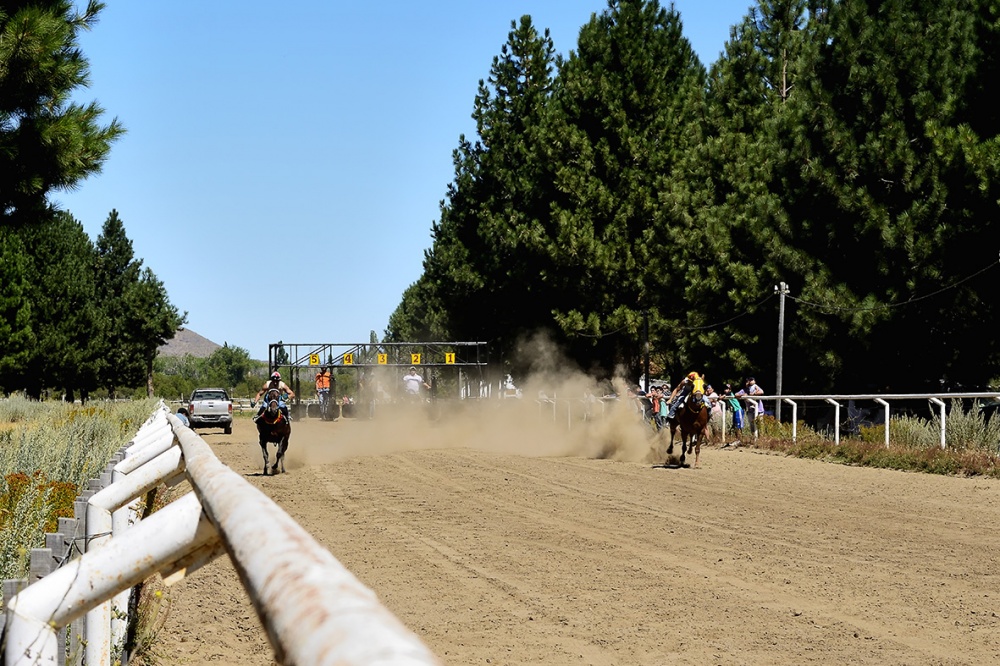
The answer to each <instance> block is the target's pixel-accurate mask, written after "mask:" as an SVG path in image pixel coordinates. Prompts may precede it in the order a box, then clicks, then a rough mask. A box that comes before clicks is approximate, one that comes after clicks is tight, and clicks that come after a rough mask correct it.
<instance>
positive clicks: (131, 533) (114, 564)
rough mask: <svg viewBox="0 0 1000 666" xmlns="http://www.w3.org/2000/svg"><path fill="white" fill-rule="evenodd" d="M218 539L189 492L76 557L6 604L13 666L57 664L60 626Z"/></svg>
mask: <svg viewBox="0 0 1000 666" xmlns="http://www.w3.org/2000/svg"><path fill="white" fill-rule="evenodd" d="M216 539H218V536H217V535H216V532H215V529H214V527H213V526H212V524H211V523H210V522H209V521H208V520H207V519H206V518H205V517H204V514H203V513H202V510H201V504H199V502H198V498H197V496H196V495H195V494H194V493H188V494H187V495H185V496H183V497H181V498H180V499H178V500H176V501H174V502H171V503H170V504H168V505H167V506H166V507H164V508H163V509H161V510H160V511H157V512H156V513H155V514H153V515H152V516H150V517H149V518H148V519H146V520H144V521H142V522H140V523H139V524H138V525H136V526H135V527H133V528H132V529H130V530H128V531H127V532H125V534H123V535H121V536H120V537H116V538H114V539H111V540H110V541H108V542H107V543H106V544H105V545H104V546H103V547H102V548H98V549H95V550H94V551H92V552H89V553H85V554H84V555H83V556H82V557H79V558H77V559H75V560H70V561H69V562H68V563H66V564H65V565H64V566H62V567H61V568H59V569H57V570H56V571H54V572H53V573H51V574H49V575H48V576H45V577H44V578H42V579H40V580H39V581H37V582H36V583H34V584H33V585H29V586H28V587H27V588H25V589H24V590H22V591H21V592H20V593H18V594H17V595H16V596H14V598H13V599H10V600H9V602H8V603H7V604H6V614H7V625H6V628H5V634H6V638H7V645H6V646H5V649H4V658H5V661H6V664H7V666H29V665H30V666H37V665H38V664H55V663H56V659H57V653H58V651H59V649H60V647H59V645H58V640H57V630H58V629H59V628H60V627H63V626H65V625H67V624H69V623H70V622H72V621H73V620H74V619H76V618H78V617H81V616H82V615H83V614H84V613H86V612H87V611H89V610H90V609H92V608H94V607H96V606H97V605H99V604H101V603H102V602H103V601H104V600H105V599H108V598H110V597H112V596H113V595H114V594H116V593H117V592H119V591H121V590H123V589H127V588H129V587H132V586H133V585H135V584H137V583H139V582H141V581H143V580H145V579H146V578H148V577H149V576H151V575H153V574H154V573H156V572H157V571H158V570H159V569H160V568H162V567H163V566H164V564H165V563H169V562H173V561H174V560H176V559H178V558H179V557H181V556H183V555H184V554H186V553H188V552H190V551H192V550H195V549H197V548H200V547H201V546H202V545H204V544H206V543H209V542H211V541H213V540H216ZM87 663H88V664H90V663H91V662H89V661H88V662H87ZM104 663H108V662H104ZM95 666H102V664H95Z"/></svg>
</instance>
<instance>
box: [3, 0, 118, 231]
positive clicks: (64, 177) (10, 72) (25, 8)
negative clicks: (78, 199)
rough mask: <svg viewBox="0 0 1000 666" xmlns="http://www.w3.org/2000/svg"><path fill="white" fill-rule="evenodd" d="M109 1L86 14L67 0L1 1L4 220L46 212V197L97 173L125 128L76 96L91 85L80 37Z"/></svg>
mask: <svg viewBox="0 0 1000 666" xmlns="http://www.w3.org/2000/svg"><path fill="white" fill-rule="evenodd" d="M103 7H104V5H103V4H102V3H100V2H96V1H93V0H91V1H90V2H88V4H87V6H86V9H85V10H84V11H83V12H82V13H77V9H76V6H75V5H74V3H72V2H68V1H66V0H33V1H32V2H25V1H21V2H13V3H9V2H8V3H4V5H3V7H2V8H0V224H3V225H6V224H13V223H27V222H35V221H43V220H44V219H46V214H45V209H46V207H47V203H46V196H47V194H48V193H49V192H50V191H52V190H54V189H60V188H70V187H73V186H75V185H76V184H78V183H79V182H80V181H81V180H82V179H84V178H86V177H87V176H89V175H91V174H93V173H95V172H97V171H98V170H99V169H100V167H101V165H102V164H103V162H104V160H105V158H106V157H107V154H108V151H109V149H110V146H111V143H112V142H113V141H114V140H115V139H117V138H118V137H119V136H120V135H121V134H122V132H123V131H124V130H123V128H122V126H121V125H120V124H119V123H118V121H117V120H112V121H111V122H110V123H109V124H107V125H101V124H100V117H101V115H102V114H103V110H102V109H101V107H100V106H98V105H97V104H96V103H94V102H92V103H90V104H86V105H81V104H77V103H74V102H71V101H70V96H71V95H72V94H73V93H74V92H76V91H77V90H78V89H79V88H84V87H86V86H87V84H88V65H87V60H86V59H85V58H84V56H83V54H82V53H81V52H80V50H79V48H78V44H77V37H78V34H79V32H80V31H81V30H89V29H90V28H91V27H93V25H94V24H95V23H96V21H97V16H98V14H99V13H100V11H101V10H102V9H103Z"/></svg>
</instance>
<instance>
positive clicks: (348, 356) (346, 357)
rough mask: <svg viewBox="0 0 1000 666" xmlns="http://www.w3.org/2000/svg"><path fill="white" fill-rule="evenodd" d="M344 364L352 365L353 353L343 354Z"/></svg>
mask: <svg viewBox="0 0 1000 666" xmlns="http://www.w3.org/2000/svg"><path fill="white" fill-rule="evenodd" d="M344 365H354V354H344Z"/></svg>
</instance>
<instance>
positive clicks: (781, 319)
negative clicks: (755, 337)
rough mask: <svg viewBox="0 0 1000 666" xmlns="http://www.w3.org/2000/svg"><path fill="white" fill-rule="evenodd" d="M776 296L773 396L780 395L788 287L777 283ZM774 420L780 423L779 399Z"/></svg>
mask: <svg viewBox="0 0 1000 666" xmlns="http://www.w3.org/2000/svg"><path fill="white" fill-rule="evenodd" d="M774 292H775V293H776V294H778V377H777V379H776V381H775V382H774V390H775V395H779V396H780V395H781V370H782V364H783V358H784V352H785V296H787V295H788V285H787V284H785V283H784V282H780V283H778V286H777V287H775V288H774ZM774 418H776V419H777V420H778V422H779V423H780V422H781V399H780V398H779V399H778V400H777V402H776V404H775V405H774Z"/></svg>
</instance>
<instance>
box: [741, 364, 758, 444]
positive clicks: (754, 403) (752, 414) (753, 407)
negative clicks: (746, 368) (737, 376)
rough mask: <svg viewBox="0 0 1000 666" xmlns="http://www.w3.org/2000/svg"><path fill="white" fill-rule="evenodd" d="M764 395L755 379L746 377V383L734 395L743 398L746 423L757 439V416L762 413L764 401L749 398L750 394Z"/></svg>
mask: <svg viewBox="0 0 1000 666" xmlns="http://www.w3.org/2000/svg"><path fill="white" fill-rule="evenodd" d="M755 395H764V389H762V388H761V387H759V386H757V380H755V379H754V378H753V377H747V381H746V385H745V387H744V388H742V389H740V390H739V391H738V392H737V393H736V397H738V398H743V402H744V403H745V404H746V412H747V425H749V426H750V433H751V434H752V435H753V438H754V439H757V418H758V417H760V416H761V415H763V413H764V403H763V402H762V401H760V400H753V399H750V396H755Z"/></svg>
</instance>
